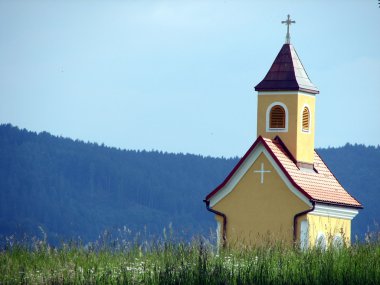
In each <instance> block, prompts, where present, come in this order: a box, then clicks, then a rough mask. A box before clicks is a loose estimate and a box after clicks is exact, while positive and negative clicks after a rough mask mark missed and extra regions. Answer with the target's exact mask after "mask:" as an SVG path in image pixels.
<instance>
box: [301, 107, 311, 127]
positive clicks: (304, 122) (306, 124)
mask: <svg viewBox="0 0 380 285" xmlns="http://www.w3.org/2000/svg"><path fill="white" fill-rule="evenodd" d="M309 122H310V112H309V109H308V108H307V107H305V108H304V109H303V112H302V130H303V131H306V132H307V131H309V125H310V124H309Z"/></svg>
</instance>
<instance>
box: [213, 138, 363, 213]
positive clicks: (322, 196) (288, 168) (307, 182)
mask: <svg viewBox="0 0 380 285" xmlns="http://www.w3.org/2000/svg"><path fill="white" fill-rule="evenodd" d="M259 143H262V144H263V145H264V147H265V148H266V149H267V150H268V152H269V153H270V154H271V155H272V157H273V159H274V160H275V161H276V163H277V164H278V166H279V167H280V168H281V170H282V171H283V172H284V174H285V175H286V176H287V177H288V179H289V180H290V182H291V183H292V184H293V185H294V186H295V187H296V188H297V189H298V190H299V191H300V192H301V193H303V194H304V195H305V196H306V197H307V198H308V199H310V201H314V202H319V203H326V204H334V205H340V206H348V207H355V208H362V205H361V204H360V203H359V202H358V201H357V200H356V199H355V198H353V197H352V196H351V195H350V194H349V193H348V192H347V191H346V190H344V188H343V187H342V185H341V184H340V183H339V182H338V180H337V179H336V178H335V176H334V175H333V174H332V173H331V171H330V170H329V169H328V167H327V166H326V164H325V163H324V162H323V160H322V159H321V158H320V157H319V155H318V154H317V153H316V152H314V169H315V170H316V172H314V171H305V170H302V169H300V168H298V167H297V164H296V163H295V161H294V159H293V157H292V156H291V154H290V153H289V152H288V150H287V149H286V147H285V145H284V144H283V142H282V141H281V139H280V138H276V139H274V140H271V139H267V138H263V137H261V136H259V137H258V138H257V140H256V141H255V143H254V144H253V145H252V146H251V148H250V149H249V150H248V151H247V153H246V154H245V155H244V156H243V158H242V159H241V160H240V161H239V162H238V164H237V165H236V166H235V168H234V169H233V170H232V171H231V173H230V174H229V175H228V176H227V178H226V179H225V180H224V181H223V182H222V184H220V185H219V186H218V187H217V188H216V189H215V190H214V191H212V192H211V193H210V194H209V195H207V197H206V200H209V199H210V198H211V197H212V196H213V195H214V194H215V193H216V192H218V191H219V190H220V189H222V188H223V187H224V185H225V184H226V183H227V182H228V181H229V180H230V178H231V177H232V176H233V174H234V173H235V172H236V171H237V170H238V168H239V167H240V165H241V164H243V163H244V161H245V159H246V158H247V157H248V156H249V154H250V153H251V152H252V151H253V150H254V149H255V148H256V146H257V145H258V144H259Z"/></svg>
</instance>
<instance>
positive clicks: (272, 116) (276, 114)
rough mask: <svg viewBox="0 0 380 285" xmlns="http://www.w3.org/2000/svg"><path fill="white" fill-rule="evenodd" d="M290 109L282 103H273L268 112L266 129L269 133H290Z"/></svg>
mask: <svg viewBox="0 0 380 285" xmlns="http://www.w3.org/2000/svg"><path fill="white" fill-rule="evenodd" d="M288 114H289V112H288V108H287V107H286V105H285V104H284V103H282V102H273V103H272V104H270V105H269V106H268V108H267V111H266V117H265V118H266V120H265V129H266V131H267V132H279V133H286V132H287V131H288Z"/></svg>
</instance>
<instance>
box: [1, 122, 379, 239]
mask: <svg viewBox="0 0 380 285" xmlns="http://www.w3.org/2000/svg"><path fill="white" fill-rule="evenodd" d="M319 153H320V155H321V156H322V157H323V159H324V160H325V161H326V163H327V165H329V166H330V168H331V170H332V171H333V172H334V173H335V175H336V176H337V178H338V179H339V181H340V182H341V183H342V184H343V186H344V187H346V188H347V189H348V190H349V191H350V193H352V194H353V195H354V196H355V197H356V198H357V199H359V201H361V202H362V203H363V204H364V207H365V209H364V210H363V211H362V212H361V213H360V215H359V216H358V217H357V218H356V219H355V220H354V223H353V233H354V234H361V235H362V234H363V233H364V232H365V231H366V230H367V226H368V225H370V226H373V225H374V223H373V221H374V220H376V218H377V217H380V207H377V206H376V204H377V203H378V201H379V197H380V190H379V185H380V175H379V174H380V166H379V163H378V161H380V148H379V147H377V148H374V147H364V146H360V145H359V146H358V145H356V146H352V145H346V146H344V147H342V148H331V149H321V150H319ZM236 163H237V159H236V158H235V159H224V158H211V157H202V156H198V155H190V154H170V153H162V152H157V151H151V152H146V151H131V150H128V151H127V150H120V149H116V148H109V147H106V146H103V145H101V146H100V145H98V144H93V143H84V142H81V141H73V140H71V139H67V138H60V137H54V136H52V135H50V134H48V133H46V132H42V133H39V134H37V133H33V132H29V131H26V130H20V129H18V128H16V127H13V126H11V125H9V124H8V125H1V126H0V235H10V234H13V233H18V234H19V235H22V234H23V233H27V234H28V235H36V234H39V226H42V228H43V229H44V230H45V231H46V232H47V235H48V237H49V239H50V240H51V241H53V242H58V241H59V240H61V239H69V238H77V237H78V236H80V237H81V238H82V239H83V240H84V241H89V240H94V239H96V238H98V235H99V234H100V233H101V232H102V231H103V230H106V229H107V230H115V229H118V228H121V227H123V226H126V227H127V228H129V229H131V230H132V231H135V232H136V231H148V232H149V233H150V234H160V233H161V232H162V230H163V228H164V227H167V226H168V225H169V223H172V224H173V228H174V229H175V230H176V231H177V232H179V233H180V235H181V236H185V237H190V236H193V235H196V234H205V235H208V234H209V232H210V229H211V228H213V227H214V220H213V216H212V214H210V213H208V212H207V211H206V209H205V206H204V204H203V202H202V200H203V198H204V196H205V195H206V194H207V193H208V192H209V191H210V190H212V189H213V188H214V187H215V186H217V185H218V184H219V183H220V182H221V181H222V180H223V179H224V177H225V176H226V175H227V174H228V172H229V171H230V170H231V169H232V168H233V166H234V165H235V164H236ZM359 166H360V167H359ZM144 228H145V230H144Z"/></svg>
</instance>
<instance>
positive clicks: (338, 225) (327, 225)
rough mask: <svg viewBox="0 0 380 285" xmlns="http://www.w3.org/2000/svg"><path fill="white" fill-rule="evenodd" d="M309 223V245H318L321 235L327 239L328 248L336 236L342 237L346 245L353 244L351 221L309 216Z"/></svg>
mask: <svg viewBox="0 0 380 285" xmlns="http://www.w3.org/2000/svg"><path fill="white" fill-rule="evenodd" d="M306 219H307V221H308V223H309V234H308V236H309V245H310V246H311V247H313V246H315V245H316V240H317V237H318V234H319V233H323V234H324V235H325V237H326V242H327V246H329V245H330V244H331V242H332V241H333V238H334V236H335V235H340V236H341V237H342V238H343V240H344V242H345V244H346V245H350V243H351V220H349V219H341V218H332V217H325V216H319V215H315V214H311V213H310V214H308V215H307V217H306Z"/></svg>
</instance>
